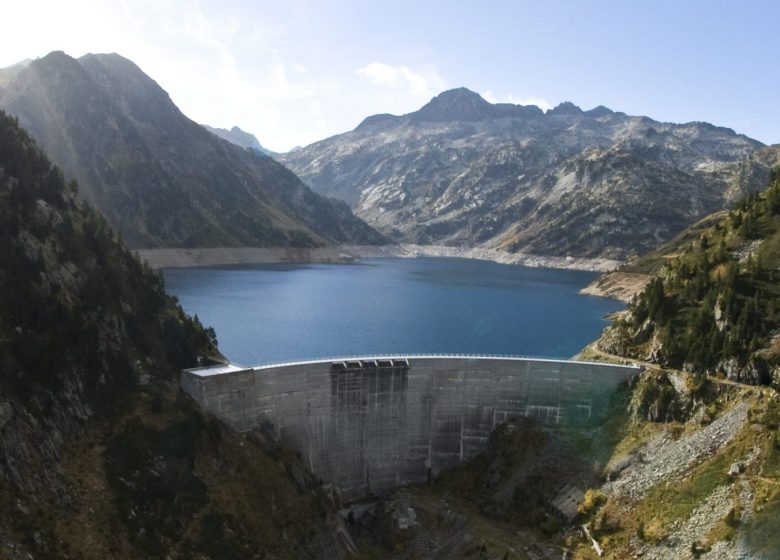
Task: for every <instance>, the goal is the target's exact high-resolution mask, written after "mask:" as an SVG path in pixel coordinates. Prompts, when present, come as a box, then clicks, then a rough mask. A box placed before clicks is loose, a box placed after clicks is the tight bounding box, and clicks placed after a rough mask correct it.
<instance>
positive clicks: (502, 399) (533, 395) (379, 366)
mask: <svg viewBox="0 0 780 560" xmlns="http://www.w3.org/2000/svg"><path fill="white" fill-rule="evenodd" d="M638 372H639V368H637V367H633V366H620V365H611V364H602V363H591V362H577V361H565V360H545V359H530V358H498V357H483V356H457V357H456V356H394V357H387V356H386V357H365V358H350V359H331V360H318V361H309V362H297V363H288V364H276V365H268V366H259V367H241V366H237V365H234V364H226V365H220V366H214V367H206V368H196V369H190V370H185V371H184V372H183V373H182V378H181V386H182V388H183V390H184V391H186V392H187V393H188V394H190V395H191V396H192V397H193V398H194V399H195V400H196V401H197V402H198V403H200V405H201V406H202V407H203V408H204V409H205V410H206V411H208V412H211V413H213V414H215V415H216V416H217V417H219V418H220V419H222V420H223V421H225V422H227V423H228V424H230V425H231V426H233V427H234V428H235V429H237V430H240V431H243V430H249V429H252V428H255V427H259V426H264V427H265V428H267V429H268V430H270V431H271V432H272V433H273V434H274V435H275V436H276V437H277V438H278V439H279V440H281V441H282V442H284V443H286V444H287V445H290V446H291V447H292V448H294V449H296V450H297V451H299V452H300V453H301V456H302V457H303V459H304V460H305V461H306V463H307V464H308V467H309V469H310V470H311V471H312V472H313V473H314V474H315V475H316V476H317V477H318V478H320V479H321V480H322V481H323V482H332V483H334V484H335V486H336V487H337V488H338V490H339V491H340V493H341V495H342V498H343V499H344V500H347V501H348V500H353V499H358V498H361V497H365V496H367V495H370V494H372V493H373V494H378V493H381V492H382V491H384V490H387V489H390V488H393V487H395V486H399V485H403V484H408V483H420V482H425V481H427V480H429V479H430V478H431V477H435V476H437V475H438V473H439V472H440V471H441V470H443V469H446V468H449V467H452V466H454V465H457V464H458V463H460V462H461V461H463V460H464V459H468V458H469V457H472V456H474V455H476V454H477V453H479V452H481V451H483V450H484V449H485V447H486V445H487V440H488V437H489V436H490V433H491V432H492V431H493V430H494V428H495V427H496V426H498V425H499V424H501V423H503V422H505V421H507V420H509V419H511V418H516V417H523V416H524V417H530V418H534V419H537V420H538V421H540V422H541V423H544V424H548V425H549V424H552V425H557V424H565V425H585V424H587V423H589V422H592V421H598V420H600V419H601V418H603V416H604V414H605V413H606V411H607V407H608V403H609V400H610V397H611V395H612V394H613V393H614V391H615V390H616V388H617V387H618V385H619V384H620V383H622V382H624V381H626V380H628V379H629V378H631V377H632V376H633V375H635V374H636V373H638Z"/></svg>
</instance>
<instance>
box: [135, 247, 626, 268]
mask: <svg viewBox="0 0 780 560" xmlns="http://www.w3.org/2000/svg"><path fill="white" fill-rule="evenodd" d="M135 252H136V253H138V256H139V257H140V258H141V260H144V261H146V262H147V263H149V266H151V267H152V268H187V267H198V266H228V265H241V264H274V263H301V264H303V263H352V262H357V261H359V260H360V259H361V258H377V257H400V258H414V257H450V258H462V259H476V260H484V261H493V262H497V263H501V264H516V265H524V266H531V267H544V268H559V269H569V270H588V271H593V272H608V271H611V270H615V269H616V268H617V267H619V266H620V265H622V264H623V263H622V262H621V261H616V260H611V259H589V258H580V257H550V256H541V255H528V254H523V253H507V252H505V251H497V250H495V249H484V248H479V247H476V248H465V247H448V246H443V245H412V244H400V245H338V246H334V247H321V248H316V249H301V248H290V247H275V248H274V247H271V248H260V247H214V248H194V249H137V250H135Z"/></svg>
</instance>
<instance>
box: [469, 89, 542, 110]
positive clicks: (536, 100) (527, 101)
mask: <svg viewBox="0 0 780 560" xmlns="http://www.w3.org/2000/svg"><path fill="white" fill-rule="evenodd" d="M482 97H484V98H485V100H486V101H490V102H491V103H513V104H515V105H536V106H537V107H539V108H540V109H541V110H542V111H547V110H549V109H552V108H553V104H552V103H550V102H549V101H547V100H546V99H545V98H543V97H536V96H530V97H522V96H518V95H513V94H511V93H508V94H506V95H505V96H503V97H499V96H496V95H494V94H493V92H492V91H491V90H487V91H486V92H484V93H482Z"/></svg>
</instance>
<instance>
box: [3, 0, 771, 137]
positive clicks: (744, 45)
mask: <svg viewBox="0 0 780 560" xmlns="http://www.w3.org/2000/svg"><path fill="white" fill-rule="evenodd" d="M4 4H6V5H5V6H3V8H2V13H3V20H4V25H3V33H1V34H0V67H4V66H8V65H11V64H13V63H15V62H18V61H20V60H23V59H26V58H37V57H40V56H44V55H45V54H47V53H48V52H50V51H53V50H62V51H65V52H66V53H68V54H69V55H71V56H74V57H78V56H81V55H83V54H86V53H88V52H92V53H103V52H116V53H119V54H121V55H123V56H125V57H127V58H129V59H131V60H132V61H134V62H135V63H136V64H138V66H140V67H141V69H142V70H143V71H144V72H146V73H147V74H149V75H150V76H151V77H152V78H153V79H154V80H156V81H157V83H159V84H160V85H161V86H162V87H163V89H165V90H166V91H167V92H168V93H169V94H170V96H171V98H172V99H173V101H174V102H175V103H176V104H177V105H178V106H179V108H180V109H181V110H182V111H183V112H184V114H186V115H187V116H188V117H190V118H192V119H193V120H195V121H198V122H200V123H204V124H209V125H211V126H217V127H223V128H230V127H232V126H234V125H238V126H239V127H241V128H242V129H244V130H246V131H248V132H251V133H253V134H255V135H256V136H257V138H258V139H259V140H260V142H261V143H262V144H263V145H264V146H265V147H267V148H270V149H272V150H275V151H287V150H289V149H291V148H292V147H294V146H299V145H300V146H303V145H307V144H310V143H311V142H314V141H316V140H320V139H322V138H326V137H328V136H331V135H333V134H338V133H341V132H346V131H348V130H351V129H353V128H354V127H355V126H357V125H358V124H359V123H360V122H361V121H362V120H363V119H364V118H365V117H367V116H369V115H373V114H377V113H393V114H403V113H408V112H411V111H414V110H416V109H418V108H420V107H421V106H422V105H424V104H425V103H426V102H428V101H429V100H430V99H431V98H432V97H433V96H435V95H436V94H437V93H440V92H441V91H443V90H446V89H449V88H454V87H461V86H464V87H467V88H469V89H472V90H474V91H476V92H478V93H480V94H482V96H483V97H485V98H486V99H487V100H488V101H492V102H498V101H501V102H512V103H520V104H524V105H525V104H534V105H538V106H540V107H541V108H543V109H548V108H550V107H554V106H555V105H557V104H558V103H560V102H562V101H572V102H574V103H575V104H577V105H579V106H581V107H582V108H583V109H590V108H593V107H595V106H597V105H606V106H607V107H610V108H611V109H614V110H619V111H624V112H626V113H629V114H634V115H640V114H641V115H647V116H650V117H652V118H654V119H658V120H664V121H672V122H688V121H707V122H711V123H713V124H717V125H720V126H727V127H730V128H733V129H734V130H736V131H737V132H740V133H743V134H746V135H748V136H751V137H753V138H756V139H757V140H760V141H762V142H764V143H767V144H770V143H780V110H779V109H780V71H778V61H780V26H779V25H778V22H780V1H777V0H771V1H758V0H755V1H751V0H743V1H740V2H733V1H719V0H673V1H668V0H652V1H639V0H622V1H599V0H589V1H581V0H578V1H563V0H546V1H538V2H537V1H524V0H514V1H501V0H484V1H481V2H477V1H469V2H465V1H459V0H450V1H439V0H423V1H421V0H415V1H411V0H410V1H407V0H395V1H387V0H381V1H373V0H354V1H353V0H328V1H325V0H320V1H316V0H274V1H266V0H170V1H166V0H68V1H62V0H53V1H44V0H5V1H4Z"/></svg>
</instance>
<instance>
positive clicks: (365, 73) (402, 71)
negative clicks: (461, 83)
mask: <svg viewBox="0 0 780 560" xmlns="http://www.w3.org/2000/svg"><path fill="white" fill-rule="evenodd" d="M355 74H357V75H358V76H361V77H363V78H367V79H368V80H370V81H371V82H373V83H374V84H377V85H382V86H391V87H396V88H404V89H406V90H407V92H408V93H409V94H410V95H413V96H415V97H432V96H434V95H436V94H437V93H439V92H441V91H442V90H443V89H444V87H445V86H444V80H443V79H442V78H441V77H440V76H439V74H438V72H436V71H435V70H431V69H428V70H422V71H421V70H412V69H411V68H409V67H407V66H391V65H390V64H384V63H382V62H372V63H370V64H367V65H365V66H363V67H361V68H358V69H357V70H355Z"/></svg>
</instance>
